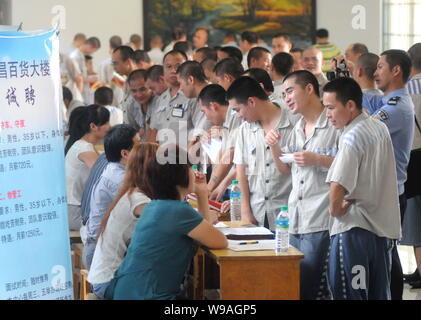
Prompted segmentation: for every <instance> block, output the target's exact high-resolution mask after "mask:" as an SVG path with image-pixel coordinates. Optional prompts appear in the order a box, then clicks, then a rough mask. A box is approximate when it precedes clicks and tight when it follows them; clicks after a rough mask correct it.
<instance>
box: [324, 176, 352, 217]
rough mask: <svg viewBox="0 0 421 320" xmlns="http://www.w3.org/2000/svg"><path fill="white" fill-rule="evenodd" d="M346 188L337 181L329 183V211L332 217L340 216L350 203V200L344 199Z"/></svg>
mask: <svg viewBox="0 0 421 320" xmlns="http://www.w3.org/2000/svg"><path fill="white" fill-rule="evenodd" d="M345 194H346V189H345V188H344V187H343V186H342V185H340V184H339V183H337V182H332V183H331V184H330V192H329V212H330V215H331V216H332V217H341V216H343V215H344V214H345V213H346V211H347V210H348V208H349V206H350V205H351V204H352V202H351V201H348V200H344V199H345Z"/></svg>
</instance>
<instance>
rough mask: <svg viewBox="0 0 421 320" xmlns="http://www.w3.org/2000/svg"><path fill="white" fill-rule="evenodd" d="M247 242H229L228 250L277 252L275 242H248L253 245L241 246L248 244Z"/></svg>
mask: <svg viewBox="0 0 421 320" xmlns="http://www.w3.org/2000/svg"><path fill="white" fill-rule="evenodd" d="M246 242H247V241H242V240H228V249H231V250H233V251H259V250H275V240H259V241H248V242H250V243H252V242H257V243H253V244H240V243H246Z"/></svg>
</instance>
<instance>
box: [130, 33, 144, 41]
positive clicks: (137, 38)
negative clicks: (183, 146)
mask: <svg viewBox="0 0 421 320" xmlns="http://www.w3.org/2000/svg"><path fill="white" fill-rule="evenodd" d="M130 42H131V43H137V42H142V37H141V36H140V35H138V34H132V35H131V36H130Z"/></svg>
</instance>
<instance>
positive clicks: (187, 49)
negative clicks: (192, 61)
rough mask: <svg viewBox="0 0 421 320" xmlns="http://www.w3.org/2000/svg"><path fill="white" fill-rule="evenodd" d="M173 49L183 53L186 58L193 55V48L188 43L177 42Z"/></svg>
mask: <svg viewBox="0 0 421 320" xmlns="http://www.w3.org/2000/svg"><path fill="white" fill-rule="evenodd" d="M173 49H174V50H177V51H180V52H184V53H185V54H186V57H187V56H188V55H191V54H192V53H193V46H192V45H191V43H190V42H189V41H178V42H177V43H176V44H174V48H173Z"/></svg>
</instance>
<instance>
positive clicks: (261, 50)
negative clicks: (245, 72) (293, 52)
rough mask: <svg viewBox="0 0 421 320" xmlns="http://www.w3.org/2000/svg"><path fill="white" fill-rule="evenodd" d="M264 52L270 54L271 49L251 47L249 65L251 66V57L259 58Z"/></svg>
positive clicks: (248, 56) (248, 57)
mask: <svg viewBox="0 0 421 320" xmlns="http://www.w3.org/2000/svg"><path fill="white" fill-rule="evenodd" d="M264 53H269V54H270V51H269V50H268V49H266V48H263V47H254V48H251V49H250V51H249V54H248V55H247V65H248V66H249V67H250V63H251V59H255V60H259V59H260V58H261V57H262V56H263V54H264Z"/></svg>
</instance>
